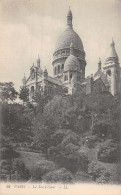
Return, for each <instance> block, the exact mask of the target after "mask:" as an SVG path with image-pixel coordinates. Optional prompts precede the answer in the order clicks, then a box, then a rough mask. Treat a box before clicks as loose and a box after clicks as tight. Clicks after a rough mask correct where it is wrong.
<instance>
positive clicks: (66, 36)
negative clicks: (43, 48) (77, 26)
mask: <svg viewBox="0 0 121 195" xmlns="http://www.w3.org/2000/svg"><path fill="white" fill-rule="evenodd" d="M71 42H73V44H74V47H75V48H76V49H80V50H82V51H83V50H84V49H83V44H82V41H81V39H80V37H79V36H78V34H77V33H76V32H75V31H74V30H73V29H72V28H67V29H66V30H65V31H64V32H63V33H62V34H61V35H60V37H59V39H58V41H57V43H56V49H55V51H57V50H60V49H64V48H70V44H71Z"/></svg>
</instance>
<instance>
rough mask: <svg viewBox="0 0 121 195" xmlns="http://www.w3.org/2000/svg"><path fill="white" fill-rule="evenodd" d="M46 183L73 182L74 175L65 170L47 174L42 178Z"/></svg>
mask: <svg viewBox="0 0 121 195" xmlns="http://www.w3.org/2000/svg"><path fill="white" fill-rule="evenodd" d="M42 180H43V181H44V182H63V183H64V182H72V180H73V175H72V174H71V172H70V171H67V170H66V169H65V168H61V169H59V170H56V171H52V172H49V173H47V174H46V175H44V176H43V177H42Z"/></svg>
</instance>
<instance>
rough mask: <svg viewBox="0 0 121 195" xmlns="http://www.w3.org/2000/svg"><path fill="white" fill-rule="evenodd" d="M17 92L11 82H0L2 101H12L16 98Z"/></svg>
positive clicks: (0, 97)
mask: <svg viewBox="0 0 121 195" xmlns="http://www.w3.org/2000/svg"><path fill="white" fill-rule="evenodd" d="M17 95H18V92H17V91H16V90H15V88H14V84H13V82H9V83H6V82H5V83H0V99H1V100H2V101H3V102H4V101H6V100H7V101H8V100H11V101H14V100H15V99H16V98H17Z"/></svg>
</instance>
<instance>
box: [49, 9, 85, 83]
mask: <svg viewBox="0 0 121 195" xmlns="http://www.w3.org/2000/svg"><path fill="white" fill-rule="evenodd" d="M72 19H73V16H72V12H71V10H70V9H69V11H68V14H67V28H66V30H65V31H64V32H63V33H62V34H61V35H60V37H59V38H58V40H57V43H56V47H55V51H54V53H53V62H52V65H53V74H54V77H57V78H59V79H60V80H61V81H62V82H63V72H64V71H65V70H66V71H67V70H69V71H71V70H74V71H75V70H77V69H78V70H79V71H80V70H81V72H82V75H83V78H85V66H86V60H85V52H84V48H83V43H82V41H81V39H80V37H79V35H78V34H77V33H76V32H75V31H74V30H73V25H72ZM71 43H73V57H72V56H70V54H71V47H70V46H71V45H72V44H71ZM67 59H68V60H67ZM66 60H67V62H68V63H66Z"/></svg>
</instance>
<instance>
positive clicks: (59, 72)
mask: <svg viewBox="0 0 121 195" xmlns="http://www.w3.org/2000/svg"><path fill="white" fill-rule="evenodd" d="M59 73H60V65H59V66H58V74H59Z"/></svg>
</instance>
